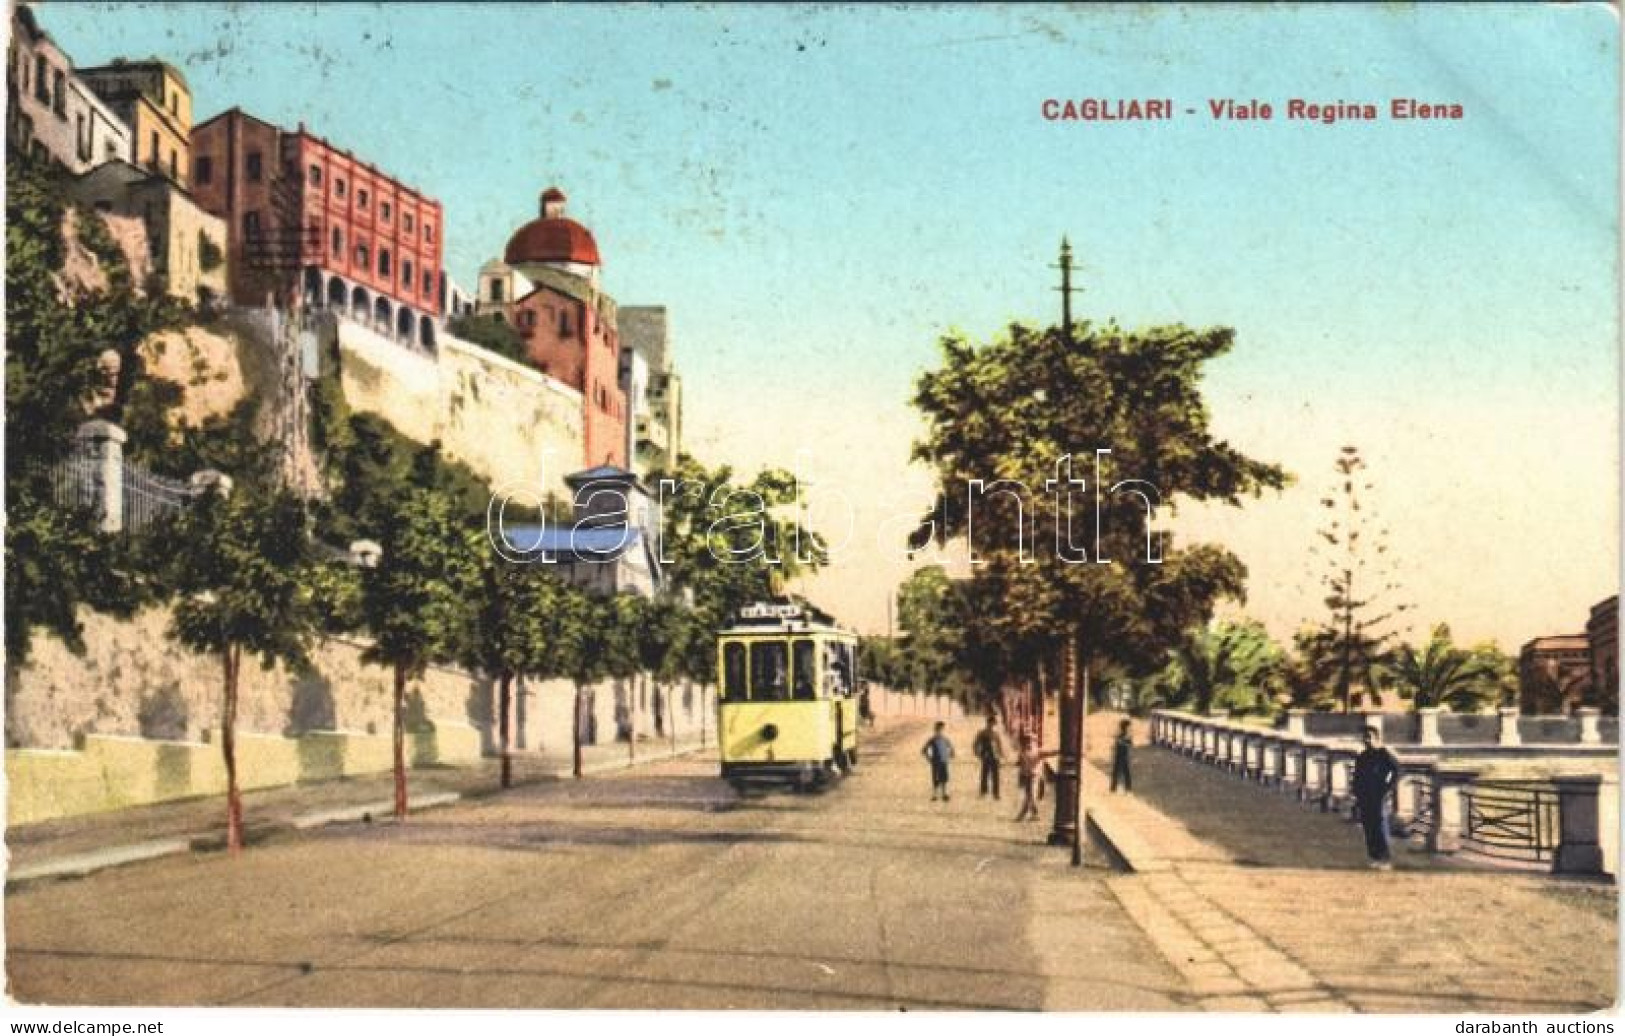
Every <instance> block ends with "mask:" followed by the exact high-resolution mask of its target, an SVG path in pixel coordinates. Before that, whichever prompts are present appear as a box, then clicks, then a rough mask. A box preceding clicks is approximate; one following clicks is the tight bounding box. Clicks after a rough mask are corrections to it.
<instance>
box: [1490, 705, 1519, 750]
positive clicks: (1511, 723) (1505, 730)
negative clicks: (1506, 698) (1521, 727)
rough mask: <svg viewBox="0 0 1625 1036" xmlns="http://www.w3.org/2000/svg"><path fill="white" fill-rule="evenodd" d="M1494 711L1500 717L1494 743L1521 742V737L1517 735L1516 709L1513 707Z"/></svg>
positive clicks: (1510, 743) (1515, 743) (1512, 743)
mask: <svg viewBox="0 0 1625 1036" xmlns="http://www.w3.org/2000/svg"><path fill="white" fill-rule="evenodd" d="M1495 711H1496V715H1497V716H1499V717H1500V718H1501V729H1500V731H1499V732H1498V733H1497V734H1496V737H1495V743H1496V744H1498V745H1521V744H1523V738H1522V737H1520V736H1518V710H1517V709H1516V708H1515V707H1514V708H1504V709H1497V710H1495Z"/></svg>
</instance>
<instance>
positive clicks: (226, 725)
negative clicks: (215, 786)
mask: <svg viewBox="0 0 1625 1036" xmlns="http://www.w3.org/2000/svg"><path fill="white" fill-rule="evenodd" d="M242 657H243V656H242V648H241V647H239V646H238V645H236V644H227V645H226V647H225V650H224V652H223V654H222V658H223V660H224V663H225V676H226V701H225V707H224V709H223V710H222V712H223V713H224V715H223V716H222V717H221V720H220V750H221V752H222V753H223V754H224V756H225V763H226V852H227V853H229V854H231V855H232V856H236V855H237V854H239V853H241V852H242V851H243V797H242V793H241V792H240V791H239V790H238V788H237V673H238V671H239V668H240V666H241V664H242Z"/></svg>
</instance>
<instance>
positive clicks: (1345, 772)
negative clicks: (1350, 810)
mask: <svg viewBox="0 0 1625 1036" xmlns="http://www.w3.org/2000/svg"><path fill="white" fill-rule="evenodd" d="M1353 767H1354V754H1353V753H1352V752H1350V751H1349V750H1348V749H1346V748H1334V749H1332V750H1331V751H1330V752H1327V753H1326V774H1327V781H1326V794H1325V797H1324V798H1323V799H1322V800H1321V803H1320V808H1321V811H1322V812H1326V811H1329V810H1338V809H1342V807H1343V805H1344V804H1345V803H1347V802H1348V801H1349V800H1350V799H1352V798H1353V797H1354V790H1353V789H1352V788H1351V787H1350V786H1349V785H1350V780H1349V778H1350V777H1352V776H1353V773H1352V770H1353Z"/></svg>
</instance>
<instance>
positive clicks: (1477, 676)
mask: <svg viewBox="0 0 1625 1036" xmlns="http://www.w3.org/2000/svg"><path fill="white" fill-rule="evenodd" d="M1389 672H1390V673H1391V674H1392V676H1393V679H1394V686H1395V688H1396V689H1397V690H1398V691H1399V694H1400V696H1401V697H1403V698H1406V699H1408V700H1409V701H1410V702H1411V705H1412V707H1413V708H1418V709H1420V708H1428V707H1436V706H1441V705H1448V706H1450V708H1452V709H1454V710H1456V711H1458V712H1473V711H1477V709H1478V708H1479V707H1480V706H1482V705H1493V704H1498V703H1499V702H1500V701H1501V699H1502V696H1503V695H1504V694H1505V693H1506V692H1507V690H1508V688H1509V686H1510V682H1511V674H1512V664H1511V659H1509V658H1507V657H1506V656H1505V655H1503V654H1502V653H1501V652H1500V650H1499V649H1497V648H1496V647H1495V646H1494V645H1480V646H1478V647H1476V648H1470V649H1469V648H1460V647H1457V646H1456V645H1455V643H1454V641H1452V639H1451V637H1450V627H1449V626H1447V625H1445V624H1444V623H1440V624H1438V625H1437V626H1434V627H1433V631H1432V634H1431V635H1430V636H1429V637H1428V640H1427V643H1426V644H1424V645H1422V647H1421V648H1419V649H1418V648H1415V647H1412V646H1411V645H1409V644H1402V645H1400V646H1399V648H1398V649H1397V650H1395V651H1394V652H1393V656H1392V659H1391V662H1390V665H1389Z"/></svg>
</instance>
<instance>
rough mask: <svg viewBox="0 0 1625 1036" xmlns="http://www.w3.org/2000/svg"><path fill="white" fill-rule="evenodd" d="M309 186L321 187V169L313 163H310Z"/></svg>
mask: <svg viewBox="0 0 1625 1036" xmlns="http://www.w3.org/2000/svg"><path fill="white" fill-rule="evenodd" d="M310 185H311V186H312V187H320V186H321V185H322V167H321V166H319V165H317V164H316V163H314V162H312V163H311V165H310Z"/></svg>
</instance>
